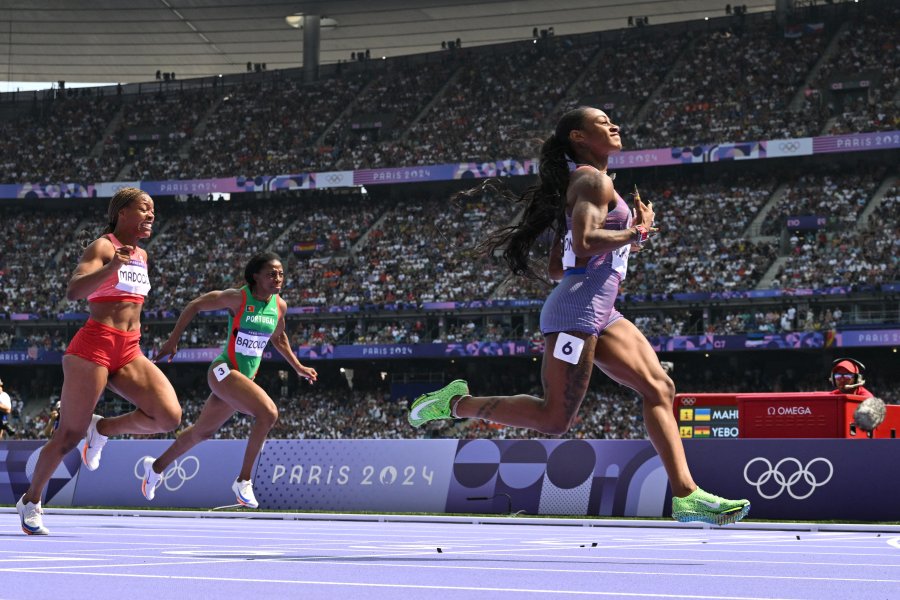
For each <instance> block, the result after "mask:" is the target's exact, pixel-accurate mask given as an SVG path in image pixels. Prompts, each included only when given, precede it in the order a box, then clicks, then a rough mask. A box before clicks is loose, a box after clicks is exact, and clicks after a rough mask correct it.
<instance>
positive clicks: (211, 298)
mask: <svg viewBox="0 0 900 600" xmlns="http://www.w3.org/2000/svg"><path fill="white" fill-rule="evenodd" d="M243 300H244V296H243V294H242V292H241V290H235V289H228V290H216V291H214V292H207V293H206V294H203V295H202V296H198V297H196V298H194V299H193V300H191V301H190V302H188V305H187V306H185V307H184V310H183V311H181V314H180V315H179V316H178V321H176V322H175V327H174V328H173V329H172V333H170V334H169V339H167V340H166V341H165V343H164V344H163V345H162V347H161V348H160V349H159V352H158V353H157V355H156V359H155V360H154V362H159V361H160V360H162V358H163V357H165V356H168V357H169V362H172V359H173V358H174V357H175V353H176V352H178V340H180V339H181V334H183V333H184V330H185V329H187V326H188V324H189V323H190V322H191V320H192V319H193V318H194V317H195V316H197V313H199V312H203V311H205V310H222V309H223V308H227V309H228V310H230V311H231V312H232V314H234V313H236V312H237V311H238V310H240V307H241V303H242V302H243Z"/></svg>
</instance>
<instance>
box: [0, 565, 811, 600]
mask: <svg viewBox="0 0 900 600" xmlns="http://www.w3.org/2000/svg"><path fill="white" fill-rule="evenodd" d="M0 572H5V573H15V572H16V571H14V570H12V569H0ZM28 573H29V574H32V575H33V574H34V573H35V571H28ZM40 573H43V574H46V575H87V576H89V577H137V578H143V579H170V580H171V579H178V580H189V581H215V582H223V581H227V582H232V583H277V584H291V585H323V586H335V587H355V588H394V589H413V590H435V591H440V592H445V591H447V590H450V591H461V592H496V593H508V594H544V595H546V594H558V595H571V596H612V597H617V598H625V597H627V598H686V599H688V600H803V599H801V598H772V597H759V596H721V595H717V596H705V595H695V594H691V595H689V594H655V593H650V592H647V593H641V592H609V591H602V592H601V591H595V590H586V591H581V590H555V589H550V588H547V589H534V588H500V587H476V586H456V585H414V584H405V583H376V582H368V583H359V582H349V581H312V580H293V579H251V578H237V577H197V576H193V575H184V576H182V575H148V574H140V575H135V574H129V573H81V572H72V571H67V572H55V571H48V570H45V571H40Z"/></svg>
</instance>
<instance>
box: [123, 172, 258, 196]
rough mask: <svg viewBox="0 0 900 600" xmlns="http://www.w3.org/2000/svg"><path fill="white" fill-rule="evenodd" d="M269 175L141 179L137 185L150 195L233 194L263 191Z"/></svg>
mask: <svg viewBox="0 0 900 600" xmlns="http://www.w3.org/2000/svg"><path fill="white" fill-rule="evenodd" d="M270 179H271V177H270V176H259V177H253V178H247V177H227V178H222V179H189V180H184V181H141V182H139V186H138V187H140V188H141V189H142V190H144V191H145V192H147V193H148V194H150V195H151V196H156V195H164V196H174V195H176V194H194V195H199V194H219V193H227V194H235V193H240V192H264V191H266V190H267V189H268V184H269V180H270Z"/></svg>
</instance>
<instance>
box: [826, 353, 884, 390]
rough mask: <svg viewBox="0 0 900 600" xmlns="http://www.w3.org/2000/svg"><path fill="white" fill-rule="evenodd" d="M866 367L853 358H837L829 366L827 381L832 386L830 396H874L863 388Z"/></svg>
mask: <svg viewBox="0 0 900 600" xmlns="http://www.w3.org/2000/svg"><path fill="white" fill-rule="evenodd" d="M865 371H866V367H865V365H863V364H862V363H861V362H859V361H858V360H856V359H855V358H839V359H837V360H836V361H834V362H833V363H832V364H831V375H830V376H829V377H828V381H830V382H831V385H833V386H834V390H833V391H832V392H831V393H832V394H854V395H856V396H862V397H863V398H872V397H874V396H875V394H873V393H872V392H870V391H869V390H867V389H866V388H864V387H863V385H864V384H865V383H866V380H865V379H864V378H863V373H865Z"/></svg>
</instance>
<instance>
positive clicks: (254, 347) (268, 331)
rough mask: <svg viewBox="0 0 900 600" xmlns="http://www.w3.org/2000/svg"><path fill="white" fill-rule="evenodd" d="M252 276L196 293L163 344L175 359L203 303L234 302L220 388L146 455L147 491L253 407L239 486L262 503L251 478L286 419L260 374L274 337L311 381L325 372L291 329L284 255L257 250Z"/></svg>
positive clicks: (214, 367)
mask: <svg viewBox="0 0 900 600" xmlns="http://www.w3.org/2000/svg"><path fill="white" fill-rule="evenodd" d="M244 279H245V280H246V282H247V285H245V286H244V287H242V288H241V289H227V290H217V291H213V292H207V293H206V294H203V295H202V296H200V297H198V298H196V299H194V300H193V301H191V302H190V303H189V304H188V305H187V307H186V308H185V309H184V311H182V313H181V316H179V317H178V321H177V322H176V323H175V328H174V329H173V330H172V333H171V334H170V335H169V339H168V340H167V341H166V342H165V343H164V344H163V345H162V347H161V348H160V349H159V353H158V354H157V356H156V360H157V361H159V360H162V359H163V358H165V357H167V356H168V357H169V360H170V361H171V360H172V358H173V357H174V356H175V354H176V353H177V352H178V340H179V339H181V334H182V333H184V330H185V329H186V328H187V326H188V324H189V323H190V322H191V319H193V318H194V317H195V316H196V315H197V313H198V312H200V311H205V310H223V309H227V310H228V312H229V313H230V315H231V316H230V317H229V319H228V331H229V332H230V333H229V335H228V342H227V343H226V345H225V348H223V350H222V354H220V355H219V356H218V357H216V358H215V359H214V360H213V362H212V364H211V365H210V368H209V371H208V373H207V381H208V382H209V387H210V390H212V393H211V394H210V395H209V398H207V400H206V404H205V405H204V406H203V409H202V411H201V412H200V418H199V419H197V422H196V423H195V424H194V425H192V426H190V427H188V428H187V429H186V430H185V431H183V432H182V433H181V435H180V436H178V439H176V440H175V443H174V444H172V445H171V446H169V448H168V449H167V450H166V451H165V452H164V453H163V454H162V455H161V456H160V457H159V458H157V459H155V460H154V459H153V458H152V457H150V456H147V457H144V460H143V465H144V478H143V481H142V483H141V491H142V492H143V494H144V496H145V497H146V498H147V500H153V498H154V496H155V495H156V488H157V486H159V484H160V483H162V481H163V480H162V472H163V471H164V470H165V469H166V467H168V466H169V465H170V464H171V463H172V461H174V460H175V459H176V458H178V457H179V456H181V455H182V454H184V453H185V452H187V451H188V450H190V449H191V448H193V447H194V446H196V445H197V444H199V443H200V442H202V441H203V440H206V439H209V438H210V437H212V436H213V434H215V432H216V431H218V429H219V427H221V426H222V425H224V424H225V422H226V421H228V419H230V418H231V416H232V415H233V414H234V412H235V411H239V412H241V413H244V414H248V415H252V416H253V419H254V421H253V427H252V429H251V430H250V438H249V439H248V440H247V450H246V452H245V454H244V464H243V466H242V467H241V472H240V474H239V476H238V478H237V480H235V482H234V483H233V484H232V486H231V488H232V490H233V491H234V493H235V497H236V498H237V501H238V504H241V505H243V506H247V507H250V508H257V507H258V506H259V503H258V502H257V501H256V497H255V496H254V495H253V482H252V480H251V479H250V478H251V474H252V472H253V468H254V466H255V465H256V459H257V457H258V456H259V452H260V450H262V445H263V443H264V442H265V441H266V436H268V435H269V430H270V429H272V427H273V426H274V425H275V422H276V421H277V420H278V407H277V406H276V405H275V403H274V402H273V401H272V399H271V398H270V397H269V395H268V394H267V393H266V391H265V390H264V389H263V388H262V387H260V386H259V385H258V384H256V383H254V381H253V379H254V378H255V377H256V371H257V370H258V369H259V365H260V363H261V362H262V355H263V350H264V349H265V347H266V344H267V343H268V342H269V339H271V340H272V345H273V346H275V349H276V350H278V352H279V353H280V354H281V355H282V356H284V358H285V359H286V360H287V361H288V363H289V364H290V365H291V366H292V367H293V368H294V371H296V372H297V375H299V376H300V377H303V378H305V379H307V380H308V381H310V382H313V381H315V380H316V378H317V373H316V370H315V369H313V368H312V367H305V366H303V365H302V364H300V361H298V360H297V357H296V356H295V355H294V352H293V351H292V350H291V344H290V342H289V341H288V336H287V334H285V332H284V315H285V314H286V313H287V303H286V302H285V301H284V300H282V299H281V297H280V296H279V295H278V293H279V292H280V291H281V286H282V285H283V284H284V267H282V265H281V259H280V258H279V257H278V255H276V254H273V253H271V252H266V253H263V254H257V255H256V256H254V257H253V258H251V259H250V261H249V262H248V263H247V266H246V267H245V268H244Z"/></svg>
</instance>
